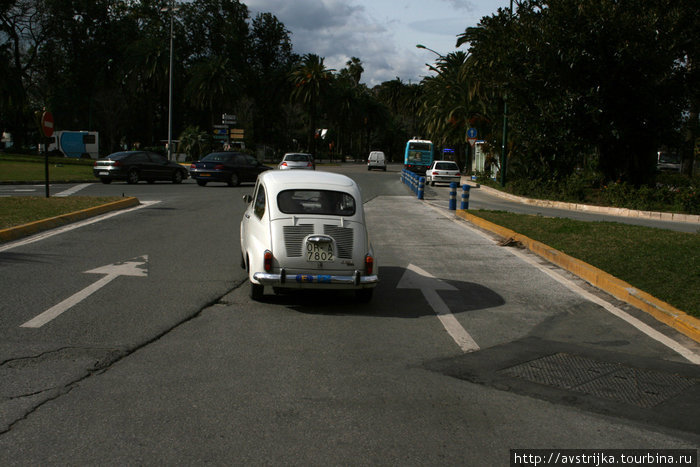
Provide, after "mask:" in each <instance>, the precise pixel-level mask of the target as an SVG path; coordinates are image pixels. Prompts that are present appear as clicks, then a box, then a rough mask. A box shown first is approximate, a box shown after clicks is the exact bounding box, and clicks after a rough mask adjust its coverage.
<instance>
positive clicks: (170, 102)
mask: <svg viewBox="0 0 700 467" xmlns="http://www.w3.org/2000/svg"><path fill="white" fill-rule="evenodd" d="M169 10H170V67H169V68H168V75H169V76H168V79H169V83H168V160H172V158H173V157H172V156H173V16H174V15H175V0H170V8H169Z"/></svg>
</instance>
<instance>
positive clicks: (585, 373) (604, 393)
mask: <svg viewBox="0 0 700 467" xmlns="http://www.w3.org/2000/svg"><path fill="white" fill-rule="evenodd" d="M500 373H502V374H505V375H508V376H513V377H516V378H520V379H526V380H528V381H531V382H533V383H539V384H544V385H547V386H553V387H556V388H561V389H567V390H571V391H575V392H580V393H583V394H589V395H592V396H596V397H601V398H605V399H610V400H613V401H617V402H624V403H628V404H633V405H636V406H639V407H642V408H649V407H655V406H656V405H659V404H661V403H662V402H665V401H667V400H668V399H671V398H672V397H675V396H676V395H678V394H680V393H681V392H683V391H684V390H686V389H688V388H689V387H691V386H693V385H694V384H696V383H697V382H698V381H697V380H695V379H691V378H685V377H683V376H679V375H674V374H669V373H663V372H659V371H653V370H642V369H638V368H632V367H627V366H624V365H621V364H619V363H609V362H601V361H597V360H593V359H590V358H586V357H581V356H579V355H571V354H567V353H557V354H554V355H549V356H547V357H542V358H539V359H537V360H533V361H530V362H526V363H522V364H520V365H516V366H513V367H510V368H506V369H504V370H501V371H500Z"/></svg>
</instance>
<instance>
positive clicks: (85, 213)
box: [0, 197, 140, 242]
mask: <svg viewBox="0 0 700 467" xmlns="http://www.w3.org/2000/svg"><path fill="white" fill-rule="evenodd" d="M139 204H140V202H139V200H138V198H134V197H128V198H124V199H121V200H119V201H114V202H111V203H106V204H102V205H100V206H95V207H92V208H87V209H82V210H80V211H75V212H71V213H68V214H62V215H60V216H55V217H49V218H48V219H42V220H39V221H35V222H29V223H27V224H22V225H19V226H15V227H9V228H7V229H2V230H0V242H9V241H12V240H17V239H19V238H23V237H27V236H29V235H33V234H36V233H39V232H43V231H45V230H49V229H53V228H56V227H60V226H62V225H65V224H69V223H71V222H76V221H79V220H83V219H87V218H89V217H94V216H98V215H100V214H104V213H106V212H110V211H117V210H120V209H126V208H129V207H133V206H138V205H139Z"/></svg>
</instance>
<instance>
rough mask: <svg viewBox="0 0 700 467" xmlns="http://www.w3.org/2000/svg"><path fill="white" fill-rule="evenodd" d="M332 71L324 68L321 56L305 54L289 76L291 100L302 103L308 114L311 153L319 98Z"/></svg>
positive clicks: (314, 150)
mask: <svg viewBox="0 0 700 467" xmlns="http://www.w3.org/2000/svg"><path fill="white" fill-rule="evenodd" d="M333 71H335V70H332V69H329V68H326V66H325V65H324V64H323V58H322V57H319V56H318V55H315V54H306V55H304V57H303V59H302V62H301V64H300V65H299V66H298V67H297V68H296V69H294V71H292V73H291V76H290V80H291V82H292V85H293V86H294V88H293V89H292V95H291V97H292V100H294V101H296V102H298V103H300V104H301V105H303V106H304V107H305V108H306V111H307V113H308V116H309V128H308V138H309V139H308V147H309V148H311V152H312V153H315V152H316V140H315V138H314V132H315V130H316V123H317V122H318V111H319V108H320V104H321V100H322V98H323V97H324V95H325V93H326V90H327V89H328V87H329V85H330V83H331V80H332V78H333V75H332V72H333Z"/></svg>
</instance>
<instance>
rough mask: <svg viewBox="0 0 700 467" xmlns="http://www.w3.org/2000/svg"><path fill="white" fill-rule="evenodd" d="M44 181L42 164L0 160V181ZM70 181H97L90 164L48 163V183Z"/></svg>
mask: <svg viewBox="0 0 700 467" xmlns="http://www.w3.org/2000/svg"><path fill="white" fill-rule="evenodd" d="M45 179H46V177H45V175H44V163H43V162H41V163H40V162H23V161H14V160H9V161H8V160H2V159H0V181H3V182H9V181H43V180H45ZM70 180H87V181H95V180H97V178H95V176H94V175H93V174H92V164H91V165H87V164H80V165H78V164H67V163H66V164H62V163H57V162H53V161H49V181H54V182H63V181H70Z"/></svg>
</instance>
